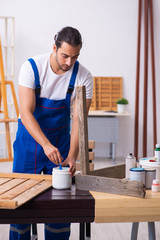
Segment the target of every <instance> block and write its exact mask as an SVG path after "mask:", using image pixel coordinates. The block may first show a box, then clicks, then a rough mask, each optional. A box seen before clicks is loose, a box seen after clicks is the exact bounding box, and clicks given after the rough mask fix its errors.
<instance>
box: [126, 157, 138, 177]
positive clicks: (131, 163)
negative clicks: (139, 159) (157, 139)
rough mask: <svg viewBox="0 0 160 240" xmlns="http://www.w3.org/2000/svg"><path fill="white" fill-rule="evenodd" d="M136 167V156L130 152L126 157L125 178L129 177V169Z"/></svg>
mask: <svg viewBox="0 0 160 240" xmlns="http://www.w3.org/2000/svg"><path fill="white" fill-rule="evenodd" d="M135 167H136V158H135V157H134V156H133V155H132V153H130V154H129V155H128V156H127V157H126V167H125V178H129V175H130V173H129V170H130V169H131V168H135Z"/></svg>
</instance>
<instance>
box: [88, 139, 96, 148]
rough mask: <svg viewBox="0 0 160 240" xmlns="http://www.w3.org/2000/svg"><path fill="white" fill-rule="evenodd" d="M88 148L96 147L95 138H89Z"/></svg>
mask: <svg viewBox="0 0 160 240" xmlns="http://www.w3.org/2000/svg"><path fill="white" fill-rule="evenodd" d="M88 148H89V149H94V148H95V141H94V140H89V141H88Z"/></svg>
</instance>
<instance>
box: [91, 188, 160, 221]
mask: <svg viewBox="0 0 160 240" xmlns="http://www.w3.org/2000/svg"><path fill="white" fill-rule="evenodd" d="M90 193H91V194H92V196H93V197H94V199H95V222H96V223H113V222H117V223H118V222H155V221H160V192H152V191H151V190H147V191H146V197H145V198H135V197H129V196H122V195H116V194H109V193H100V192H93V191H91V192H90Z"/></svg>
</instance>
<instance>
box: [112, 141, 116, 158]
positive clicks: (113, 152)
mask: <svg viewBox="0 0 160 240" xmlns="http://www.w3.org/2000/svg"><path fill="white" fill-rule="evenodd" d="M112 159H113V161H115V160H116V144H115V143H112Z"/></svg>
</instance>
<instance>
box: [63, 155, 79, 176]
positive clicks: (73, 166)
mask: <svg viewBox="0 0 160 240" xmlns="http://www.w3.org/2000/svg"><path fill="white" fill-rule="evenodd" d="M68 165H69V167H70V168H69V173H70V175H71V177H73V176H74V174H75V172H76V160H75V159H73V158H71V157H67V158H66V160H65V161H64V162H63V163H62V167H65V166H68Z"/></svg>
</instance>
